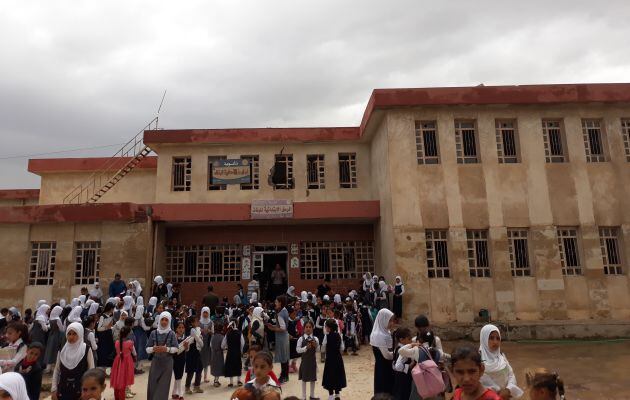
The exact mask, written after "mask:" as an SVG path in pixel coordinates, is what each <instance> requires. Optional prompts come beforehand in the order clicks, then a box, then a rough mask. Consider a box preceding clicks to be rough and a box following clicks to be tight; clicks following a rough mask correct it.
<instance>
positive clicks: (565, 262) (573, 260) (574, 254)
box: [557, 227, 582, 275]
mask: <svg viewBox="0 0 630 400" xmlns="http://www.w3.org/2000/svg"><path fill="white" fill-rule="evenodd" d="M557 236H558V248H559V250H560V262H561V264H562V275H582V266H581V264H580V250H579V245H578V229H577V228H572V227H559V228H558V230H557Z"/></svg>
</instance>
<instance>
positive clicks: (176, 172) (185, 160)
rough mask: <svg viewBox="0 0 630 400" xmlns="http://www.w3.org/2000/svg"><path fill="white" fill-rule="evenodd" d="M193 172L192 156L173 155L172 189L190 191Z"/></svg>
mask: <svg viewBox="0 0 630 400" xmlns="http://www.w3.org/2000/svg"><path fill="white" fill-rule="evenodd" d="M191 173H192V159H191V157H190V156H187V157H173V172H172V179H171V188H172V190H173V191H174V192H190V180H191V179H190V176H191Z"/></svg>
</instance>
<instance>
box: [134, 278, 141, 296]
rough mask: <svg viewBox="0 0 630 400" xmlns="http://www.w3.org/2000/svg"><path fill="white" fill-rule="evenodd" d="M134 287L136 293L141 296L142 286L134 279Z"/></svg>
mask: <svg viewBox="0 0 630 400" xmlns="http://www.w3.org/2000/svg"><path fill="white" fill-rule="evenodd" d="M133 287H134V294H135V295H136V297H138V296H140V295H141V294H142V286H140V282H138V281H133Z"/></svg>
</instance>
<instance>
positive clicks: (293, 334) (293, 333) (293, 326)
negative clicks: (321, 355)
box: [287, 318, 300, 360]
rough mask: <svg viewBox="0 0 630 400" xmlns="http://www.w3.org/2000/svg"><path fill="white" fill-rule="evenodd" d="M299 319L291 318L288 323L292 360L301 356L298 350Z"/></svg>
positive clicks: (290, 356)
mask: <svg viewBox="0 0 630 400" xmlns="http://www.w3.org/2000/svg"><path fill="white" fill-rule="evenodd" d="M297 321H298V320H297V319H296V320H292V319H291V318H289V323H288V324H287V332H289V358H290V359H291V360H295V359H296V358H300V354H299V353H298V352H297V350H296V347H297V341H298V332H297Z"/></svg>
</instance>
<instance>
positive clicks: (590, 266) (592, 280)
mask: <svg viewBox="0 0 630 400" xmlns="http://www.w3.org/2000/svg"><path fill="white" fill-rule="evenodd" d="M581 231H582V247H583V249H584V263H583V264H584V267H583V268H584V269H583V271H584V277H585V278H586V284H587V287H588V297H589V299H590V306H591V307H590V311H591V318H610V303H609V301H608V291H607V285H606V276H605V275H604V262H603V259H602V251H601V246H600V241H599V229H598V227H597V226H594V225H583V226H582V227H581ZM620 244H621V242H620Z"/></svg>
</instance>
